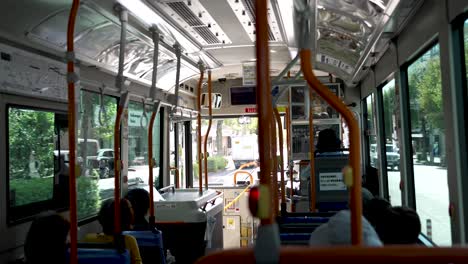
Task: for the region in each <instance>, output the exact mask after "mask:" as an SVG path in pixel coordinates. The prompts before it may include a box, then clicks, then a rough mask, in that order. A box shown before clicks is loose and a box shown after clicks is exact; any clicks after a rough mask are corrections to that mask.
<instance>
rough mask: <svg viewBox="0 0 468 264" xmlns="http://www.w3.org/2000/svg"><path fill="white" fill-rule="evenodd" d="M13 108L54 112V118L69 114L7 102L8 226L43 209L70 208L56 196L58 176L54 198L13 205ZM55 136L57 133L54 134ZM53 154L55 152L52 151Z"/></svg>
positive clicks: (53, 187) (53, 186)
mask: <svg viewBox="0 0 468 264" xmlns="http://www.w3.org/2000/svg"><path fill="white" fill-rule="evenodd" d="M11 108H15V109H23V110H33V111H42V112H50V113H53V114H54V118H55V116H56V115H57V114H62V115H65V116H67V113H66V112H65V111H63V110H60V109H57V108H47V107H42V106H35V105H32V104H18V103H8V102H7V103H5V140H6V144H5V154H6V155H5V156H6V159H5V161H6V164H5V165H6V167H5V176H6V178H5V179H6V180H5V182H6V184H5V186H6V192H5V197H6V202H7V204H6V219H7V224H8V226H14V225H18V224H21V223H25V222H28V221H30V220H31V219H34V217H35V216H37V215H39V214H40V213H41V212H43V211H47V210H57V211H66V210H68V206H65V207H64V206H63V203H61V202H60V201H58V200H57V197H55V191H54V190H55V188H56V186H58V185H60V183H59V184H57V183H56V177H55V175H54V177H53V183H52V198H51V199H48V200H45V201H38V202H33V203H29V204H24V205H20V206H11V199H10V198H11V197H10V129H9V128H10V125H9V123H10V122H9V121H10V118H9V110H10V109H11ZM56 128H57V126H56V124H55V123H54V131H55V129H56ZM54 136H55V135H54ZM52 155H53V153H52ZM54 171H55V163H54Z"/></svg>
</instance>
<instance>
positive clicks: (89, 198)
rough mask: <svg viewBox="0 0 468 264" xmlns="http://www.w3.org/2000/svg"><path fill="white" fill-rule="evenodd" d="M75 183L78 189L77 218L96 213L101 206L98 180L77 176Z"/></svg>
mask: <svg viewBox="0 0 468 264" xmlns="http://www.w3.org/2000/svg"><path fill="white" fill-rule="evenodd" d="M76 184H77V190H78V196H77V206H78V211H77V213H78V219H83V218H86V217H89V216H91V215H95V214H97V212H98V211H99V207H100V206H101V199H100V196H99V187H98V180H96V179H93V178H88V177H79V178H78V179H77V181H76Z"/></svg>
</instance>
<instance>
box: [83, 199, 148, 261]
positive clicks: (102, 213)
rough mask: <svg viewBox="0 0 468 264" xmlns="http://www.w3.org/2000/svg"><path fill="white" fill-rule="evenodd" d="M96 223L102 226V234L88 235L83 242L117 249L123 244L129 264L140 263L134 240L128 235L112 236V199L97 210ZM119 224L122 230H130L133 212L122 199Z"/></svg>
mask: <svg viewBox="0 0 468 264" xmlns="http://www.w3.org/2000/svg"><path fill="white" fill-rule="evenodd" d="M98 221H99V223H100V224H101V226H102V231H103V233H98V234H88V235H86V237H85V238H84V240H83V241H84V242H88V243H113V244H115V245H116V247H117V248H119V246H120V245H122V244H123V245H124V247H125V248H126V249H127V250H128V251H129V253H130V258H131V263H132V264H141V263H142V260H141V256H140V250H139V249H138V244H137V241H136V239H135V238H134V237H132V236H129V235H115V234H114V199H109V200H106V201H105V202H103V203H102V206H101V210H99V214H98ZM120 222H121V229H122V230H131V229H132V225H133V210H132V206H131V204H130V202H129V201H128V200H127V199H122V200H121V202H120Z"/></svg>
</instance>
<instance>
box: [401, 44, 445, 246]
mask: <svg viewBox="0 0 468 264" xmlns="http://www.w3.org/2000/svg"><path fill="white" fill-rule="evenodd" d="M408 84H409V87H408V88H409V89H408V91H409V100H410V117H411V144H412V154H413V171H414V180H415V188H416V189H415V192H416V209H417V212H418V214H419V216H420V218H421V222H422V223H423V232H424V233H426V234H427V230H426V223H427V222H428V221H430V222H431V224H432V239H433V240H434V242H435V243H437V244H441V245H450V244H451V231H450V218H449V215H448V212H447V206H448V204H449V195H448V184H447V167H446V161H445V159H446V149H445V128H444V122H443V118H444V116H443V107H442V82H441V71H440V54H439V45H438V44H437V45H435V46H434V47H433V48H431V49H430V50H428V51H427V52H426V53H424V54H423V55H422V56H421V57H419V58H418V59H417V60H416V61H415V62H413V63H412V64H411V65H410V66H409V67H408Z"/></svg>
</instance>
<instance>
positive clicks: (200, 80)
mask: <svg viewBox="0 0 468 264" xmlns="http://www.w3.org/2000/svg"><path fill="white" fill-rule="evenodd" d="M199 68H200V79H199V80H198V87H197V109H198V115H197V142H198V144H197V152H198V153H197V154H198V191H199V192H200V193H202V191H203V178H202V177H203V175H202V173H203V164H202V160H203V159H202V148H201V143H202V142H201V141H202V137H201V88H202V83H203V74H204V73H205V70H204V69H203V64H202V63H199Z"/></svg>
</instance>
